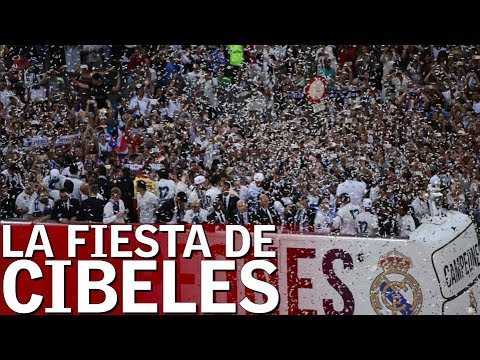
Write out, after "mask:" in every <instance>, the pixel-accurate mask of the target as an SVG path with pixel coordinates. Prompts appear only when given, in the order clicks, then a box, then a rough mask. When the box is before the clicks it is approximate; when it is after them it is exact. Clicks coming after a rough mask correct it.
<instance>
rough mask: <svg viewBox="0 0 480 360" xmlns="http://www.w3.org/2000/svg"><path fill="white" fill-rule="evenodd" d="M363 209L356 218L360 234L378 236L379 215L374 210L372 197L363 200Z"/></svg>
mask: <svg viewBox="0 0 480 360" xmlns="http://www.w3.org/2000/svg"><path fill="white" fill-rule="evenodd" d="M362 207H363V211H362V212H361V213H360V214H358V216H357V217H356V218H355V226H356V228H357V233H358V235H366V236H378V216H377V215H375V214H374V213H373V212H372V199H369V198H366V199H363V201H362Z"/></svg>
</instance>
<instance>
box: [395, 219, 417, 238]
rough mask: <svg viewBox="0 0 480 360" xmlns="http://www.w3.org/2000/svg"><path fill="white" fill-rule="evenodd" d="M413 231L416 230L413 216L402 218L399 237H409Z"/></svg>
mask: <svg viewBox="0 0 480 360" xmlns="http://www.w3.org/2000/svg"><path fill="white" fill-rule="evenodd" d="M413 230H415V221H414V220H413V217H412V215H404V216H402V217H401V218H400V224H399V227H398V235H400V236H409V235H410V233H411V232H412V231H413Z"/></svg>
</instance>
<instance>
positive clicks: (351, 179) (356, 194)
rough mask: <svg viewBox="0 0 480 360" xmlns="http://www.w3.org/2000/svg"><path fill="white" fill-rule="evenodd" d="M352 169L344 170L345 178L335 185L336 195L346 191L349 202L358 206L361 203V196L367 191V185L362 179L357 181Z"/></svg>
mask: <svg viewBox="0 0 480 360" xmlns="http://www.w3.org/2000/svg"><path fill="white" fill-rule="evenodd" d="M354 171H355V170H353V169H347V170H346V171H345V173H346V175H347V180H345V181H344V182H342V183H340V184H339V185H338V187H337V197H338V196H339V195H340V194H343V193H347V194H348V195H349V197H350V202H351V203H352V204H353V205H358V206H360V205H361V204H362V199H363V196H364V195H365V193H366V191H367V185H366V184H365V182H363V181H358V180H357V179H356V178H355V174H354Z"/></svg>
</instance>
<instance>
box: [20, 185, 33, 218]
mask: <svg viewBox="0 0 480 360" xmlns="http://www.w3.org/2000/svg"><path fill="white" fill-rule="evenodd" d="M36 198H37V193H36V192H35V184H33V183H27V184H25V190H23V191H22V192H21V193H20V194H18V196H17V199H16V200H15V210H16V212H17V215H18V216H19V217H20V218H22V219H26V218H27V213H28V209H29V207H30V203H31V202H32V201H33V200H34V199H36Z"/></svg>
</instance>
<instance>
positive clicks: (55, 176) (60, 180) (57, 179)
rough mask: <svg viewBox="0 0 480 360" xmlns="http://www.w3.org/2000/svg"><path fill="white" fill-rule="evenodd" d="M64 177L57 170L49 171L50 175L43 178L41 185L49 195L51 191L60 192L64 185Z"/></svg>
mask: <svg viewBox="0 0 480 360" xmlns="http://www.w3.org/2000/svg"><path fill="white" fill-rule="evenodd" d="M65 179H66V177H65V176H64V175H60V172H59V171H58V169H52V170H50V175H48V176H45V177H44V178H43V180H42V184H43V185H44V186H45V187H46V188H47V189H48V192H49V193H50V192H51V191H53V190H60V189H62V188H63V187H64V185H65Z"/></svg>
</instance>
